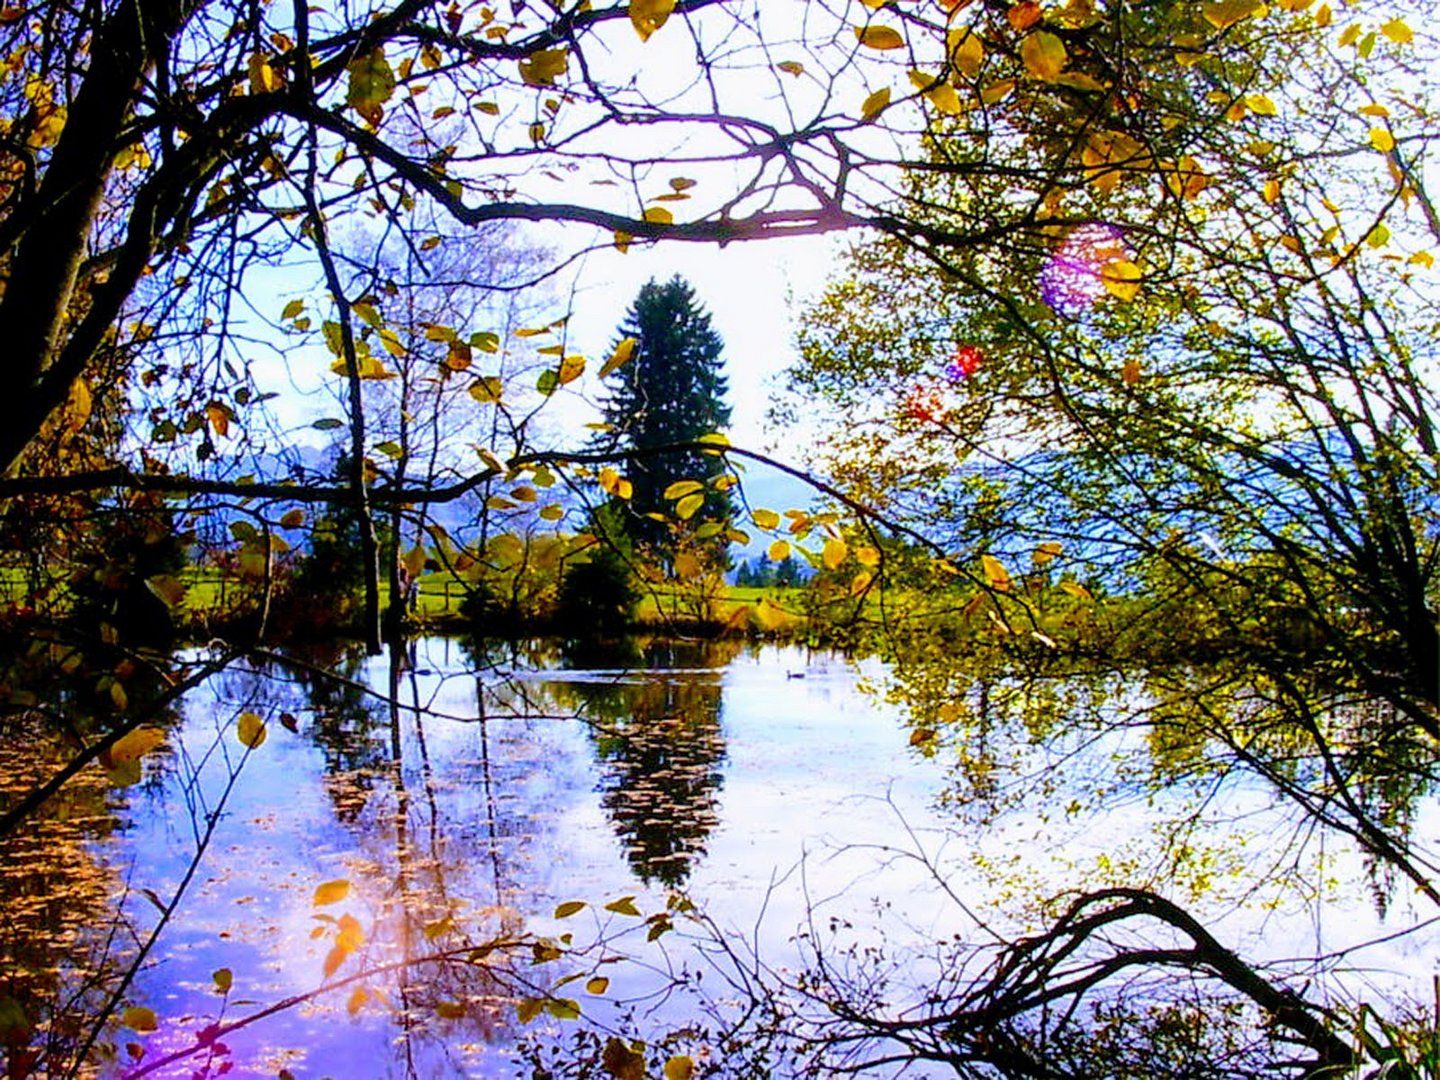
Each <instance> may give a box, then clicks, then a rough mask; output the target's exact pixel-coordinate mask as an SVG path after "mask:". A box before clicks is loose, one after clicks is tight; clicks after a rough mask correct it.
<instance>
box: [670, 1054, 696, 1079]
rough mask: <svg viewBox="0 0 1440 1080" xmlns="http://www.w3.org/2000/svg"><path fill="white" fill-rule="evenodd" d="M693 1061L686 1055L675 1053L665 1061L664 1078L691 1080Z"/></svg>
mask: <svg viewBox="0 0 1440 1080" xmlns="http://www.w3.org/2000/svg"><path fill="white" fill-rule="evenodd" d="M694 1076H695V1062H694V1061H692V1060H691V1059H690V1058H688V1057H682V1056H680V1055H676V1056H675V1057H672V1058H670V1059H669V1060H668V1061H666V1062H665V1080H693V1077H694Z"/></svg>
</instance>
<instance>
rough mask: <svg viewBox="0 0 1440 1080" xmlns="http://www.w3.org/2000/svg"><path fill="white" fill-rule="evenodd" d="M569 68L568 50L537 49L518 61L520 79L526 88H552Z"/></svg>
mask: <svg viewBox="0 0 1440 1080" xmlns="http://www.w3.org/2000/svg"><path fill="white" fill-rule="evenodd" d="M569 66H570V50H569V49H565V48H560V49H537V50H536V51H535V52H533V53H531V54H530V55H529V56H527V57H526V58H525V59H523V60H521V61H520V78H521V79H523V80H524V81H525V83H526V85H528V86H554V85H555V80H556V79H558V78H559V77H560V76H561V75H564V74H565V72H566V69H567V68H568V67H569Z"/></svg>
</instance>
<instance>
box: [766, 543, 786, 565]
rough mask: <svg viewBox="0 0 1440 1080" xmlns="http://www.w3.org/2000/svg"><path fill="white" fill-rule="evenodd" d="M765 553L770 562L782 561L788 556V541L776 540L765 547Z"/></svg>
mask: <svg viewBox="0 0 1440 1080" xmlns="http://www.w3.org/2000/svg"><path fill="white" fill-rule="evenodd" d="M765 555H766V557H767V558H769V559H770V561H771V562H784V561H785V560H786V559H788V558H789V557H790V541H788V540H776V541H775V542H774V543H773V544H771V545H770V546H769V548H767V549H766V551H765Z"/></svg>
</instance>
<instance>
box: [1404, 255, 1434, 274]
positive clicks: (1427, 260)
mask: <svg viewBox="0 0 1440 1080" xmlns="http://www.w3.org/2000/svg"><path fill="white" fill-rule="evenodd" d="M1405 261H1406V262H1408V263H1409V264H1410V265H1412V266H1421V267H1424V268H1425V269H1426V270H1429V269H1430V268H1431V267H1432V266H1434V265H1435V256H1433V255H1431V254H1430V253H1429V252H1428V251H1417V252H1415V254H1414V255H1411V256H1410V258H1408V259H1406V260H1405Z"/></svg>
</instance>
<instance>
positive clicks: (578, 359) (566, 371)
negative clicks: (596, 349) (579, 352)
mask: <svg viewBox="0 0 1440 1080" xmlns="http://www.w3.org/2000/svg"><path fill="white" fill-rule="evenodd" d="M584 373H585V357H583V356H575V355H571V356H567V357H565V359H563V360H561V361H560V371H559V373H558V374H557V376H556V377H557V378H558V379H559V380H560V385H561V386H564V385H565V384H566V383H572V382H574V381H575V380H576V379H578V378H579V377H580V376H581V375H583V374H584Z"/></svg>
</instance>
